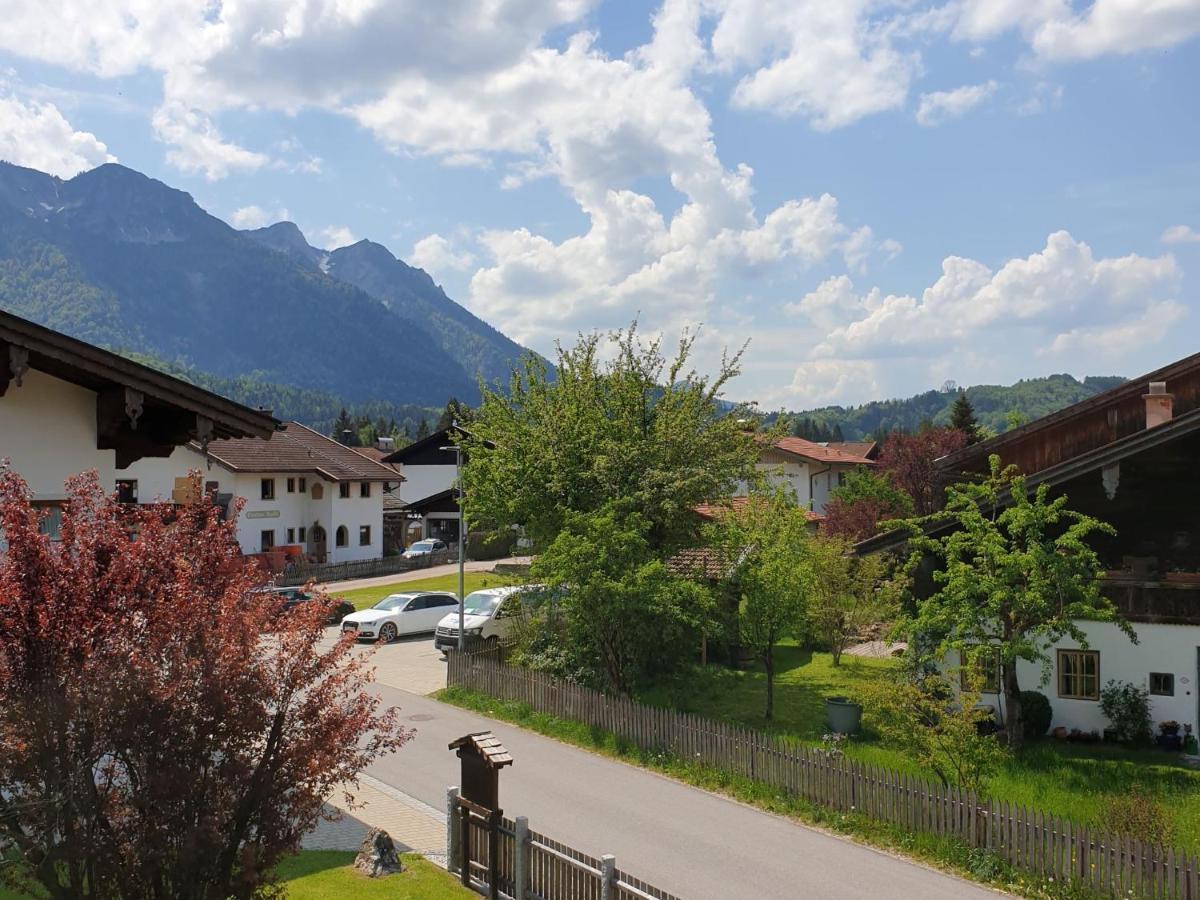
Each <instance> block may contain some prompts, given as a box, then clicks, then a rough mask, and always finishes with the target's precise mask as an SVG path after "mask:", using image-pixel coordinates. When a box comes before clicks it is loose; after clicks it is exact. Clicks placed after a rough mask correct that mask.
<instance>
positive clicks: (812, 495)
mask: <svg viewBox="0 0 1200 900" xmlns="http://www.w3.org/2000/svg"><path fill="white" fill-rule="evenodd" d="M832 471H833V466H832V465H829V466H827V467H826V468H824V469H822V470H821V471H820V472H813V473H812V474H811V475H809V476H808V508H809V509H810V510H812V511H813V512H816V511H817V510H816V502H817V487H816V482H815V481H814V480H813V479H814V478H816V477H817V476H818V475H825V474H826V473H828V472H832Z"/></svg>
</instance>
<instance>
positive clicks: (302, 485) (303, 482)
mask: <svg viewBox="0 0 1200 900" xmlns="http://www.w3.org/2000/svg"><path fill="white" fill-rule="evenodd" d="M307 490H308V479H307V478H301V479H300V493H302V494H303V493H304V492H305V491H307Z"/></svg>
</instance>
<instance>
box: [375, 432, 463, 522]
mask: <svg viewBox="0 0 1200 900" xmlns="http://www.w3.org/2000/svg"><path fill="white" fill-rule="evenodd" d="M461 433H462V429H459V428H454V427H451V428H443V429H441V430H439V431H435V432H434V433H433V434H431V435H429V436H428V437H425V438H422V439H421V440H419V441H415V442H413V443H411V444H409V445H408V446H407V447H401V448H400V449H399V450H396V451H395V452H393V453H390V454H387V455H385V456H383V457H382V459H381V462H382V464H384V465H388V466H392V467H394V468H395V469H396V470H397V471H398V472H399V473H400V474H401V475H403V476H404V482H403V484H401V485H400V488H399V489H398V490H397V491H396V492H394V499H393V500H391V501H390V502H389V510H388V516H389V517H393V516H394V517H396V518H397V519H403V521H404V526H403V531H404V534H405V537H406V540H405V543H412V541H414V540H420V539H422V538H437V539H438V540H442V541H445V542H446V543H447V544H449V545H454V544H457V543H458V538H459V534H460V533H461V526H462V513H461V511H460V510H459V507H458V495H457V487H456V485H457V481H458V465H457V455H458V454H457V453H456V451H455V450H454V443H455V439H456V437H458V436H459V435H460V434H461ZM464 461H465V460H464ZM397 500H398V501H399V502H396V501H397Z"/></svg>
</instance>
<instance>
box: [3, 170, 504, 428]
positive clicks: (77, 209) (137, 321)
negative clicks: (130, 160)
mask: <svg viewBox="0 0 1200 900" xmlns="http://www.w3.org/2000/svg"><path fill="white" fill-rule="evenodd" d="M268 230H269V231H271V235H270V240H266V241H264V240H263V238H262V235H253V236H248V235H246V234H244V233H242V232H240V231H237V230H236V229H233V228H231V227H230V226H228V225H227V224H225V223H224V222H222V221H221V220H220V219H217V218H216V217H214V216H211V215H209V214H208V213H207V212H205V211H204V210H203V209H201V208H200V207H199V206H198V205H197V204H196V203H195V201H194V200H193V199H192V198H191V197H190V196H189V195H188V194H186V193H184V192H183V191H178V190H175V189H173V188H171V187H168V186H167V185H165V184H163V183H162V182H159V181H155V180H154V179H151V178H148V177H146V176H145V175H142V174H140V173H138V172H135V171H133V170H132V169H128V168H125V167H124V166H120V165H116V164H109V165H104V166H100V167H99V168H96V169H93V170H91V171H89V172H84V173H81V174H80V175H77V176H75V177H74V178H71V179H69V180H66V181H64V180H62V179H59V178H56V177H54V176H51V175H46V174H44V173H41V172H37V171H35V170H32V169H26V168H21V167H19V166H13V165H10V164H7V163H0V306H2V307H3V308H4V309H6V310H8V311H10V312H12V313H15V314H16V315H19V316H23V317H25V318H29V319H32V320H34V321H37V322H40V323H42V324H44V325H47V326H49V327H51V328H55V329H58V330H61V331H64V332H67V333H69V334H72V335H74V336H76V337H79V338H82V339H84V340H87V341H91V342H93V343H97V344H101V345H103V346H107V347H111V348H114V349H118V350H125V351H133V352H140V353H146V354H151V355H153V356H155V357H158V358H161V359H166V360H173V361H175V362H177V363H178V364H180V365H183V366H185V367H187V368H190V369H195V370H198V371H202V372H206V373H211V374H213V375H215V376H218V377H222V378H236V377H238V376H241V375H243V374H244V373H246V372H254V373H255V374H256V376H257V377H259V378H261V379H262V380H263V381H265V382H270V383H278V384H284V385H290V386H295V387H298V388H302V389H307V390H318V391H324V392H327V393H328V394H330V395H336V396H338V397H341V398H345V399H346V400H348V401H353V402H361V401H374V400H388V401H392V402H395V403H399V404H414V405H417V406H422V407H438V408H440V407H442V406H444V405H445V403H446V400H447V399H448V398H449V397H451V396H457V397H459V398H460V399H462V400H464V401H466V402H474V401H475V400H476V399H477V398H478V386H477V383H476V372H477V370H478V369H479V368H480V367H478V366H476V365H475V364H474V361H473V360H472V358H471V355H470V354H471V353H472V352H477V353H478V355H479V356H481V357H482V356H484V355H485V354H484V352H483V351H481V350H479V348H478V346H477V345H478V344H480V343H482V344H486V349H487V354H486V355H487V358H488V368H487V371H488V372H491V371H493V370H494V369H495V368H496V367H498V366H499V362H498V361H499V360H501V359H505V360H507V361H508V362H511V361H513V360H515V359H516V357H517V356H518V355H519V354H520V352H521V348H520V347H519V346H518V345H516V344H514V343H513V342H511V341H509V340H508V339H507V338H504V337H503V335H500V334H499V333H498V332H496V331H494V330H493V329H490V328H488V326H486V325H485V324H484V323H482V322H480V321H479V320H478V319H475V317H473V316H471V315H470V313H468V312H467V311H466V310H464V309H462V308H461V307H458V306H457V305H456V304H454V303H453V301H451V300H450V299H449V298H447V297H445V294H443V293H441V291H440V289H437V288H436V286H433V282H432V280H431V279H429V278H428V276H427V275H425V273H424V272H421V271H420V270H419V269H411V268H410V267H408V266H405V265H404V264H403V263H401V262H400V261H399V260H396V259H395V258H394V257H391V255H390V254H387V251H386V250H383V248H379V250H383V253H384V254H386V255H387V259H383V258H382V256H380V254H379V253H378V252H376V251H374V250H372V251H371V253H370V257H369V262H364V261H363V260H362V256H363V255H364V254H363V253H362V251H361V250H360V251H356V252H354V253H344V254H342V257H340V259H344V260H345V263H342V262H340V261H339V264H338V268H342V269H344V270H345V271H347V272H351V273H353V275H354V278H355V279H356V280H363V281H364V282H367V281H369V280H370V279H371V278H372V277H377V278H378V279H383V278H389V277H393V278H395V277H397V276H396V275H395V274H394V273H396V272H399V271H401V270H400V269H399V267H403V270H405V276H406V278H405V282H404V283H405V284H406V285H407V284H409V283H411V284H414V285H419V286H422V291H423V293H421V294H420V296H419V297H418V296H417V295H418V291H417V289H416V287H413V288H410V289H408V291H409V292H408V293H403V292H401V291H400V290H399V288H397V289H396V291H394V292H393V293H392V294H390V295H389V296H388V297H387V298H386V299H387V302H384V300H383V299H381V298H379V297H376V296H372V294H371V293H368V292H367V291H365V290H363V289H361V288H360V287H358V286H356V285H355V284H353V283H351V280H350V279H349V278H347V279H342V278H338V277H334V276H333V275H331V274H329V273H327V272H326V271H325V269H329V268H332V265H333V264H332V256H333V254H325V253H324V251H320V250H316V249H315V248H312V247H310V246H309V245H308V242H307V241H305V240H304V237H303V235H302V234H300V231H299V229H297V228H295V226H290V227H288V226H287V224H286V223H284V224H281V225H279V226H274V227H273V228H272V229H268ZM377 246H378V245H371V248H373V247H377ZM344 249H345V250H347V251H350V250H354V249H355V248H344ZM367 249H370V248H367ZM338 252H339V253H341V251H338ZM389 273H391V274H389ZM421 278H424V279H425V282H421ZM431 291H432V292H431ZM434 294H436V297H435V296H434ZM414 298H415V299H414ZM437 298H440V301H438V302H435V300H437ZM409 304H415V306H414V308H413V309H412V310H410V309H409V308H408V307H409ZM434 313H436V315H435V314H434ZM445 323H450V324H449V325H447V324H445ZM451 327H457V328H459V329H460V334H461V335H462V342H461V346H455V347H454V348H453V350H454V352H449V351H448V350H447V346H448V344H449V340H448V339H447V330H448V329H449V328H451ZM472 342H474V343H472ZM473 348H474V349H473Z"/></svg>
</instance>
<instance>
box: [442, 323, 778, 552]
mask: <svg viewBox="0 0 1200 900" xmlns="http://www.w3.org/2000/svg"><path fill="white" fill-rule="evenodd" d="M693 341H694V338H693V337H689V336H685V337H684V338H683V339H682V340H681V341H680V343H679V346H678V348H677V349H676V352H675V354H674V355H673V356H672V357H671V358H670V359H669V360H668V359H667V358H666V356H665V355H664V353H663V352H662V348H661V344H660V342H659V341H657V340H653V341H648V342H644V341H642V340H641V339H640V338H639V336H638V333H637V330H636V326H631V327H630V328H629V329H627V330H625V331H623V332H618V333H614V334H609V335H607V336H601V335H599V334H591V335H585V336H582V337H581V338H580V339H579V342H578V343H577V344H576V345H575V346H574V347H572V348H569V349H563V348H560V349H559V352H558V356H557V360H556V366H555V371H554V373H553V374H552V373H551V372H550V370H549V369H548V367H547V366H546V364H545V362H544V361H543V360H541V359H539V358H537V357H534V356H528V357H526V358H525V360H524V362H523V366H522V368H521V369H520V370H518V371H516V372H514V373H513V376H512V379H511V381H510V384H509V387H508V390H507V391H501V390H492V389H488V388H486V387H484V389H483V402H482V404H481V405H480V407H479V409H478V410H477V411H476V414H475V419H474V421H473V422H472V426H471V434H470V436H469V437H467V438H466V439H465V441H464V444H465V446H466V448H467V451H468V453H467V460H468V461H467V464H466V468H465V471H464V475H463V479H464V484H465V487H466V497H467V507H466V512H467V515H468V517H469V518H470V519H471V520H472V521H482V522H488V523H491V524H493V525H521V526H523V527H524V528H525V532H526V534H527V535H528V536H529V537H530V538H531V539H532V540H533V541H534V543H535V546H537V547H547V546H549V544H550V543H551V542H552V541H553V540H554V538H555V537H556V536H557V535H558V534H559V532H560V531H561V530H562V529H563V527H564V525H565V523H566V522H567V520H568V519H569V518H570V517H571V516H572V515H573V514H576V513H592V512H596V511H599V510H601V509H604V508H605V507H606V506H608V505H609V504H613V503H616V504H619V506H620V510H621V513H622V515H625V514H628V513H631V512H636V513H637V514H638V515H639V516H640V517H641V521H643V522H644V523H645V525H646V530H645V539H646V541H647V542H648V545H649V547H650V548H651V550H652V552H653V553H654V555H656V556H658V557H660V558H665V557H666V556H667V555H669V553H670V552H671V551H672V550H673V549H674V548H676V547H678V546H681V545H683V544H684V543H686V542H688V540H689V539H690V538H692V537H694V535H695V532H696V530H697V528H698V525H697V520H696V518H695V517H694V516H692V515H690V511H691V509H692V508H693V507H695V506H696V505H698V504H700V503H704V502H706V501H710V500H714V499H717V498H720V497H723V496H728V495H729V494H732V493H733V491H734V489H735V487H736V486H737V484H738V483H739V482H744V481H747V480H750V479H752V477H753V475H754V472H755V468H754V466H755V462H756V461H757V458H758V447H757V446H756V443H755V440H754V436H753V434H752V431H753V426H754V423H753V422H750V421H747V417H746V414H745V411H738V410H733V411H729V410H727V409H726V408H723V407H722V405H721V402H720V397H721V392H722V390H723V388H724V386H725V385H726V383H727V382H728V381H729V379H730V378H732V377H734V376H735V375H736V374H737V372H738V359H739V358H738V357H737V356H735V357H733V358H732V359H727V360H725V361H724V362H723V363H722V365H721V367H720V369H719V371H718V372H717V374H716V375H715V376H713V377H711V378H710V377H705V376H701V375H699V374H697V373H696V372H695V371H694V370H693V369H691V368H690V363H689V360H690V358H691V355H692V348H693ZM606 360H607V361H606Z"/></svg>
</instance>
